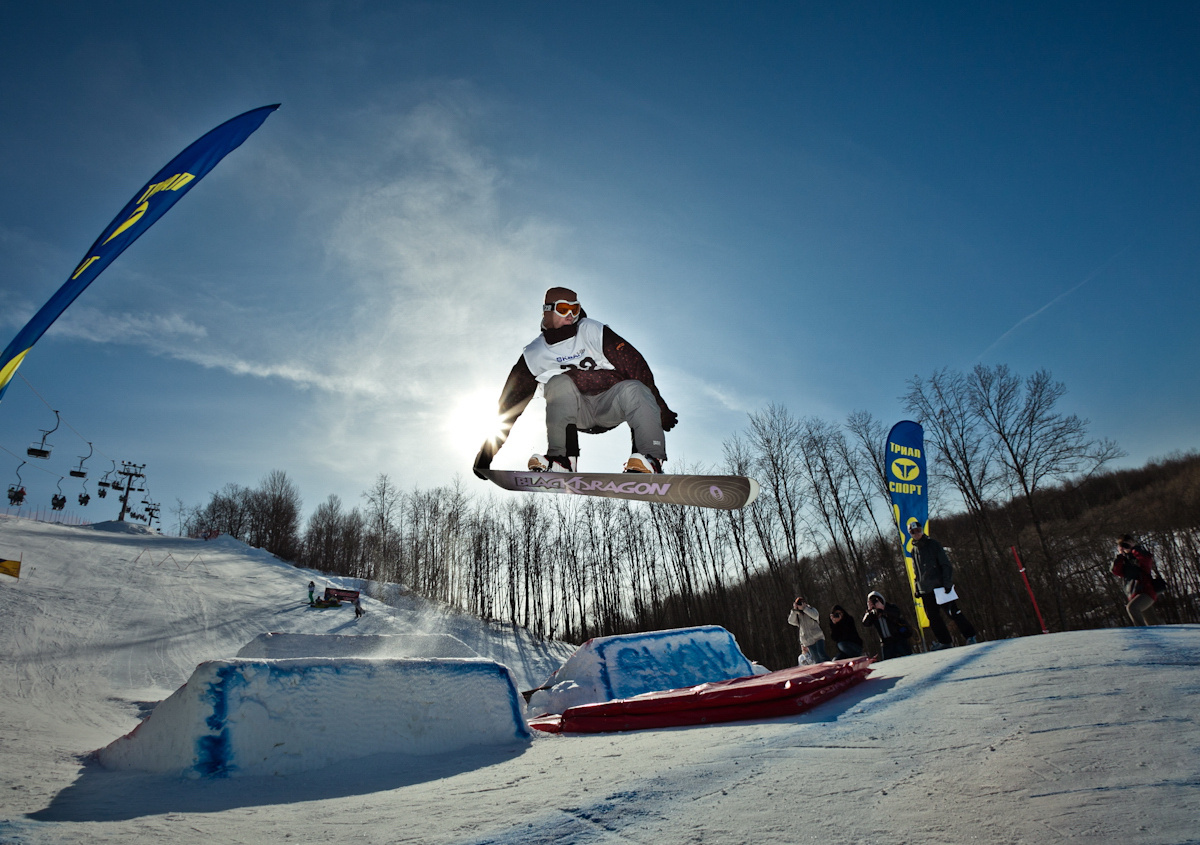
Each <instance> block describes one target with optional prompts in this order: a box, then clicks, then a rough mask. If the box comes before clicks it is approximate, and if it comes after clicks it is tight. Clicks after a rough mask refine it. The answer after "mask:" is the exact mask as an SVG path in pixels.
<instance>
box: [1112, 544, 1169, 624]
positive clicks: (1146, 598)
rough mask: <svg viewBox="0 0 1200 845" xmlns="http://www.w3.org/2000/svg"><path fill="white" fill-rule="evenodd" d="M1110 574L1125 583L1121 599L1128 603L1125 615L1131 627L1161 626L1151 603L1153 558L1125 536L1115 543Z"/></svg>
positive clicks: (1156, 597) (1152, 595)
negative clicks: (1131, 623) (1130, 622)
mask: <svg viewBox="0 0 1200 845" xmlns="http://www.w3.org/2000/svg"><path fill="white" fill-rule="evenodd" d="M1112 573H1113V575H1116V576H1117V577H1118V578H1121V579H1122V580H1124V582H1125V595H1127V596H1128V597H1129V601H1128V602H1127V603H1126V605H1125V612H1126V613H1128V614H1129V618H1130V619H1131V620H1132V621H1133V624H1134V625H1161V624H1162V622H1160V621H1159V618H1158V613H1157V612H1155V610H1154V602H1155V601H1157V600H1158V592H1157V591H1155V589H1154V584H1153V579H1154V555H1152V554H1150V552H1148V551H1146V550H1145V549H1144V548H1142V547H1141V546H1139V545H1135V544H1134V542H1133V538H1132V537H1131V536H1129V535H1128V534H1124V535H1122V536H1121V538H1120V539H1119V540H1117V557H1116V560H1114V561H1113V566H1112Z"/></svg>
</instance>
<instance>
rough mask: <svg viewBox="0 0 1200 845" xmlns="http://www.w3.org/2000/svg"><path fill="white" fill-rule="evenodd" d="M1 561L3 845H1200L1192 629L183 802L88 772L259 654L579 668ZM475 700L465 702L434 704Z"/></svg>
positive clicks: (121, 776) (110, 557)
mask: <svg viewBox="0 0 1200 845" xmlns="http://www.w3.org/2000/svg"><path fill="white" fill-rule="evenodd" d="M0 554H3V555H4V556H10V555H18V554H19V555H20V556H21V559H22V560H23V568H22V572H21V578H20V580H19V581H18V580H15V579H12V578H9V577H7V576H0V659H2V665H3V667H4V670H5V679H4V683H3V684H0V712H2V713H3V719H0V842H3V843H20V844H21V845H25V843H57V842H71V843H89V845H92V843H97V842H120V843H146V845H149V843H161V842H165V841H169V842H172V843H191V842H195V843H200V842H205V843H208V842H246V843H264V842H289V843H291V842H296V843H304V842H330V841H336V842H342V841H347V842H362V843H406V842H411V843H485V842H488V843H542V842H547V843H548V842H554V843H564V844H565V843H580V842H614V843H615V842H632V843H647V845H649V843H653V844H654V845H668V844H669V843H685V842H686V843H730V842H732V843H738V842H747V843H755V845H759V843H808V842H812V843H821V844H822V845H828V844H829V843H863V842H880V843H905V842H907V843H913V845H933V844H934V843H956V844H957V843H963V842H984V843H1055V842H1068V841H1069V842H1095V843H1108V842H1122V843H1183V842H1198V841H1200V834H1198V833H1197V830H1198V828H1197V824H1196V819H1197V818H1200V730H1198V727H1197V715H1196V713H1197V702H1198V701H1200V626H1194V625H1185V626H1168V627H1161V628H1150V629H1145V628H1143V629H1132V628H1121V629H1110V630H1099V631H1082V632H1074V633H1065V634H1051V635H1049V636H1042V635H1039V636H1031V637H1025V638H1022V639H1017V640H1005V641H998V642H984V643H980V644H979V645H975V646H969V647H963V648H955V649H948V650H946V651H942V652H937V653H934V654H926V655H914V656H912V657H906V658H902V659H900V660H893V661H885V662H883V663H878V664H876V665H875V667H874V671H873V672H872V674H871V676H870V677H869V678H868V679H867V680H866V681H864V682H863V683H861V684H859V685H857V686H856V687H854V688H853V689H851V690H849V691H847V692H845V693H843V694H842V695H840V696H837V697H836V698H835V699H833V700H832V701H830V702H828V703H826V704H823V705H821V706H819V707H817V708H815V709H813V710H811V711H808V712H806V713H804V714H802V715H800V716H796V717H789V718H781V719H771V720H763V721H757V722H739V723H730V724H722V725H711V726H705V727H696V728H674V729H669V730H661V731H639V732H634V733H627V734H598V735H550V734H541V733H537V734H536V735H535V736H534V738H533V739H532V740H531V741H526V742H516V743H511V744H505V745H499V746H473V747H470V748H464V749H460V750H457V751H454V750H449V749H443V750H442V751H441V752H439V753H435V754H432V755H417V754H411V753H403V752H391V751H386V750H383V749H378V753H375V752H376V749H375V748H374V747H373V743H374V741H375V738H374V737H373V736H372V735H371V734H370V732H369V730H368V729H367V727H366V726H364V725H360V724H358V723H356V722H355V721H354V720H353V718H347V719H342V720H340V721H339V722H338V726H339V727H338V740H339V741H341V742H344V743H350V744H356V745H358V746H360V747H361V748H363V749H364V750H368V751H371V752H372V753H371V756H366V757H359V758H357V759H353V760H344V761H341V762H332V763H329V764H328V765H324V766H321V767H320V768H315V769H311V770H309V771H302V772H297V773H295V774H287V775H261V776H255V775H245V776H240V777H226V778H213V777H201V778H189V777H186V776H183V775H180V774H175V773H165V774H160V773H147V772H142V771H134V770H122V771H113V770H110V769H107V768H105V767H104V766H102V765H100V763H99V762H98V761H97V760H96V759H95V757H94V754H93V752H95V751H96V750H98V749H101V748H105V747H107V746H109V745H111V744H112V743H114V742H115V741H117V740H118V739H120V738H121V737H122V736H124V735H126V734H128V733H129V732H130V731H131V730H133V728H134V727H136V726H137V725H138V724H139V723H140V722H141V720H142V717H143V716H145V715H146V714H147V713H152V712H153V711H154V710H156V709H157V708H158V707H159V706H165V705H164V704H163V703H164V700H165V699H168V698H169V697H171V696H172V695H173V694H175V693H176V691H178V690H179V689H180V688H181V687H182V686H183V684H184V683H185V682H187V681H188V679H189V678H190V677H191V676H192V674H193V672H195V671H196V669H197V667H198V666H199V665H200V664H202V663H205V662H206V661H214V662H218V663H219V662H221V661H233V660H234V659H235V658H236V655H237V654H238V652H239V651H240V650H242V649H243V648H245V647H247V645H248V644H250V643H251V642H253V641H254V640H255V639H256V638H257V637H259V636H260V635H262V634H267V633H271V632H279V633H284V634H299V635H317V634H321V635H329V634H333V635H337V636H339V637H353V636H361V635H367V636H372V637H399V638H401V639H402V638H404V637H405V636H408V635H411V634H421V635H427V636H428V635H447V636H450V637H453V638H455V639H457V640H458V641H460V642H462V643H464V644H465V645H466V646H467V647H469V648H470V649H471V650H472V651H474V652H476V653H477V654H479V655H480V656H481V657H483V658H485V659H486V660H490V661H494V662H496V663H499V664H503V665H505V666H507V667H508V669H509V670H510V672H511V673H512V675H513V677H514V680H515V681H516V685H517V687H518V689H524V690H528V689H531V688H533V687H534V686H538V685H540V684H541V683H542V682H543V681H545V680H546V678H547V677H549V676H550V674H551V672H553V671H554V670H555V669H557V668H558V667H559V666H560V665H561V664H562V662H563V661H564V660H566V659H567V658H568V657H569V656H570V655H571V654H572V653H573V652H574V651H575V647H574V646H571V645H567V644H554V643H551V644H546V643H539V642H537V641H535V640H533V639H532V638H530V637H528V636H526V635H524V634H523V633H522V632H520V631H517V630H514V629H512V628H510V627H507V626H499V625H488V624H484V623H482V622H480V621H478V620H475V619H472V618H471V617H469V616H466V615H463V614H456V613H451V612H447V611H446V610H445V609H444V608H441V607H438V606H436V605H433V604H430V603H426V602H422V601H420V600H418V599H415V598H413V597H411V596H403V595H398V594H397V595H395V596H394V597H391V598H388V600H387V603H381V602H379V601H377V600H375V599H373V598H370V597H367V598H364V601H363V606H364V608H365V610H366V611H367V614H366V616H364V617H363V618H362V619H358V620H356V619H355V618H354V613H353V609H352V608H350V606H349V605H347V606H345V607H344V608H330V609H327V610H313V609H310V608H309V607H308V606H307V584H308V581H309V580H315V581H317V583H318V585H320V586H321V588H322V589H323V588H324V586H325V585H326V584H327V583H331V584H332V585H333V586H343V587H348V588H351V589H358V588H360V587H361V588H363V589H365V590H367V592H366V593H364V595H365V596H373V595H378V594H380V590H379V588H377V587H372V586H370V585H364V584H362V583H360V582H355V581H351V580H349V579H332V580H327V579H324V578H322V577H320V575H319V574H318V573H314V572H311V571H306V570H301V569H296V568H295V567H292V566H291V565H290V564H286V563H283V562H280V561H278V560H275V559H274V558H273V557H271V556H270V555H268V554H266V553H265V552H262V551H258V550H255V549H249V548H247V547H246V546H244V545H242V544H240V543H237V542H235V541H233V540H230V539H228V538H221V539H218V540H214V541H211V542H209V543H203V542H200V541H191V540H182V539H172V538H164V537H156V536H151V535H146V534H134V533H128V532H122V531H120V530H94V529H84V528H67V527H61V526H52V525H42V524H38V523H33V522H29V521H26V520H17V519H10V518H0ZM396 592H397V593H398V591H396ZM848 601H849V597H847V598H846V599H844V600H843V603H844V604H847V606H849V604H848ZM963 601H964V602H965V603H967V604H968V605H969V603H970V601H971V597H970V596H964V597H963ZM328 656H329V657H344V658H346V659H350V660H351V662H353V661H357V660H361V659H371V658H369V657H365V656H364V654H363V653H362V652H359V653H355V654H350V655H348V656H347V655H345V654H343V655H328ZM390 657H397V656H394V655H392V656H389V658H390ZM401 657H402V656H401ZM421 657H427V658H439V657H441V656H440V655H426V654H422V655H421ZM747 657H750V658H751V659H753V658H754V657H756V655H753V654H751V655H747ZM256 659H257V658H256ZM265 659H272V658H265ZM283 659H301V660H305V659H309V658H306V657H302V658H283ZM385 659H387V658H385ZM768 668H782V667H768ZM483 689H484V687H483V685H481V684H479V683H475V682H469V681H463V683H462V688H461V689H459V690H456V691H455V692H456V697H455V699H454V701H455V704H454V705H453V706H458V705H459V703H464V702H469V701H471V700H473V699H477V698H479V697H481V693H482V692H483ZM149 724H150V722H149V721H147V722H146V725H147V726H148V725H149ZM301 733H305V734H306V735H307V731H303V730H302V731H301ZM306 738H307V736H306ZM312 739H313V742H311V743H305V744H304V746H303V748H304V749H305V752H306V753H307V751H308V750H309V749H315V748H316V747H318V743H317V741H316V738H315V737H313V738H312ZM302 756H304V755H302ZM315 760H316V758H315V757H313V758H312V760H310V761H309V762H312V761H315Z"/></svg>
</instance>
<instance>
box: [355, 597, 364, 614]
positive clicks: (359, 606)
mask: <svg viewBox="0 0 1200 845" xmlns="http://www.w3.org/2000/svg"><path fill="white" fill-rule="evenodd" d="M362 615H363V609H362V602H361V601H359V600H358V599H355V600H354V618H355V619H357V618H358V617H360V616H362Z"/></svg>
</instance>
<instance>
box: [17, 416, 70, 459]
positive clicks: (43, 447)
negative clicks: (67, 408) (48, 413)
mask: <svg viewBox="0 0 1200 845" xmlns="http://www.w3.org/2000/svg"><path fill="white" fill-rule="evenodd" d="M61 423H62V418H61V417H59V415H58V411H55V412H54V428H52V429H50V430H49V431H47V430H46V429H42V442H41V443H39V444H38V445H36V446H34V445H32V444H31V445H30V447H29V448H28V449H26V450H25V454H27V455H28V456H29V457H31V458H38V459H39V460H43V461H44V460H46V459H47V458H49V457H50V450H51V449H53V448H54V447H53V446H51V445H50V444H49V443H47V442H46V438H47V437H49V436H50V435H51V434H53V433H54V432H56V431H58V426H59V425H60V424H61Z"/></svg>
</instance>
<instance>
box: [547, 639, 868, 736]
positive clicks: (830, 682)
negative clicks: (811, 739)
mask: <svg viewBox="0 0 1200 845" xmlns="http://www.w3.org/2000/svg"><path fill="white" fill-rule="evenodd" d="M871 663H872V660H871V658H869V657H856V658H854V659H853V660H843V661H837V662H832V663H820V664H818V665H816V666H794V667H792V668H789V669H781V670H780V671H778V672H770V673H768V674H766V675H752V676H750V677H746V678H735V679H734V680H732V681H715V682H713V683H708V684H699V685H698V686H694V687H685V688H683V689H674V690H664V691H662V692H650V693H645V694H644V695H638V696H634V697H633V698H624V699H617V700H615V701H603V702H600V703H598V704H582V705H579V706H577V707H571V708H568V709H567V710H566V711H565V712H564V713H563V714H562V715H561V716H559V715H557V714H549V715H546V716H539V717H537V718H536V719H531V720H530V722H529V726H530V727H532V728H536V729H537V730H540V731H547V732H549V733H560V732H575V733H604V732H608V731H629V730H639V729H643V728H666V727H676V726H679V725H703V724H712V723H716V722H734V721H739V720H743V719H770V718H774V717H777V716H791V715H794V714H796V713H800V712H802V711H804V710H807V709H809V708H810V707H815V706H816V705H817V704H820V703H822V702H824V701H826V700H827V699H829V698H832V697H833V696H835V695H837V694H838V693H840V692H842V691H843V690H846V689H848V688H849V687H851V686H853V685H854V684H856V683H858V682H859V681H861V680H862V679H863V678H865V677H866V676H867V673H868V672H870V671H871Z"/></svg>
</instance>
